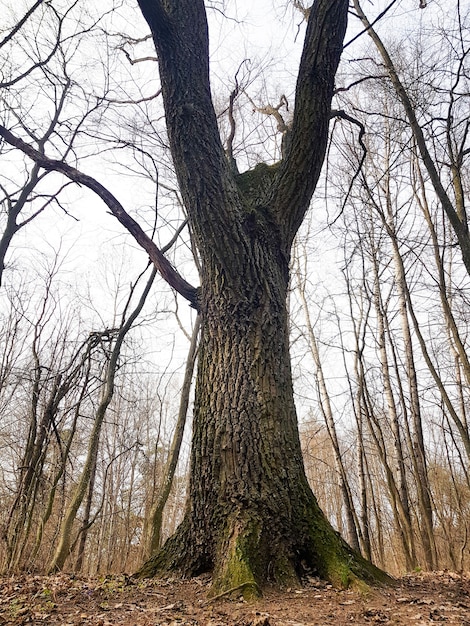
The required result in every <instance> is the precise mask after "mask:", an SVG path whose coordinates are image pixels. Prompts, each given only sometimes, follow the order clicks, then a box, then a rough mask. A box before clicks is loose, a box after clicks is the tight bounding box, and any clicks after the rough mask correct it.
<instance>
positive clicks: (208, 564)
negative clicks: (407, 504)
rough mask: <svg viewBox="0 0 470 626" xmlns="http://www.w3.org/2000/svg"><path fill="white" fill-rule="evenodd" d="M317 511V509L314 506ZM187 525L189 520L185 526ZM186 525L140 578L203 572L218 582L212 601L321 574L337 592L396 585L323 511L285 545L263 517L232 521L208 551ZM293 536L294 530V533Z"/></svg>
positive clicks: (295, 583)
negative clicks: (355, 548)
mask: <svg viewBox="0 0 470 626" xmlns="http://www.w3.org/2000/svg"><path fill="white" fill-rule="evenodd" d="M314 508H315V507H314ZM186 521H187V520H185V522H186ZM185 522H183V524H182V526H180V528H179V529H178V531H177V533H176V534H175V535H174V536H173V537H171V538H170V539H169V540H168V541H167V542H166V544H165V545H164V546H163V548H162V549H161V550H159V551H158V552H157V553H156V554H155V555H154V556H153V557H152V558H151V559H149V560H148V561H147V562H146V563H145V564H144V565H143V566H142V568H141V569H140V570H139V571H138V572H137V573H136V574H135V576H137V577H142V578H151V577H154V576H163V577H165V576H169V575H175V574H176V575H178V576H181V577H183V578H190V577H192V576H197V575H200V574H202V573H210V574H211V575H212V577H213V582H212V588H211V592H210V594H209V595H210V597H219V596H225V595H229V594H230V593H234V594H235V593H236V594H237V595H238V596H240V595H242V596H243V597H244V598H245V599H246V600H249V599H253V598H256V597H259V596H260V595H261V593H262V590H263V588H264V587H266V586H267V585H269V586H270V587H272V586H277V587H279V588H283V589H285V588H288V587H295V586H301V581H302V576H303V575H305V574H308V573H311V574H314V575H318V576H320V577H321V578H322V579H324V580H327V581H328V582H330V583H331V584H332V585H334V586H335V587H337V588H343V589H344V588H352V589H355V590H358V591H361V592H366V591H367V590H368V589H369V588H370V587H373V586H379V585H388V584H393V579H392V578H391V577H390V576H388V574H386V573H385V572H383V571H382V570H380V569H379V568H377V567H376V566H375V565H373V564H372V563H370V562H369V561H367V560H366V559H364V558H363V557H362V556H360V555H359V554H357V553H356V552H354V551H353V550H352V549H351V548H350V547H349V546H348V544H347V543H346V542H345V541H344V540H343V539H342V538H341V536H340V535H339V534H338V533H337V532H336V531H335V530H334V529H333V528H332V527H331V525H330V524H329V522H328V520H327V519H326V518H325V517H324V516H323V513H322V512H321V511H320V509H318V511H315V513H314V514H313V513H312V517H311V519H310V524H309V525H308V527H309V532H308V536H305V537H303V538H302V539H300V538H299V537H296V538H288V537H286V536H285V534H284V541H279V539H273V538H274V537H276V536H277V537H279V533H278V532H273V527H272V526H270V525H269V524H266V521H262V520H261V518H260V517H259V516H258V515H254V516H253V517H251V518H250V517H248V516H247V515H246V514H245V515H243V516H241V517H231V518H230V519H229V520H228V521H227V523H226V524H225V528H224V530H220V531H219V533H218V539H217V538H216V537H214V538H212V541H213V542H214V544H213V546H212V547H213V548H214V549H213V550H212V553H213V556H212V558H210V557H209V554H208V553H209V552H210V549H209V548H210V546H207V545H206V546H204V545H203V544H202V543H201V542H200V541H197V539H195V538H194V534H193V532H192V531H193V530H194V529H191V525H187V524H186V523H185ZM293 532H294V531H293ZM198 546H199V549H198Z"/></svg>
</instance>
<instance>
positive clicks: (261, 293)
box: [140, 220, 380, 594]
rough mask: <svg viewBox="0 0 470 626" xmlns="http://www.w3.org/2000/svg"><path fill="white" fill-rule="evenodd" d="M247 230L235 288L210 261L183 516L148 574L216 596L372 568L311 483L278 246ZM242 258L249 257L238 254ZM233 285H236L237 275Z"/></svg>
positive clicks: (345, 579)
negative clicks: (172, 574)
mask: <svg viewBox="0 0 470 626" xmlns="http://www.w3.org/2000/svg"><path fill="white" fill-rule="evenodd" d="M256 230H257V229H256V225H255V224H254V222H252V221H251V220H247V222H246V224H245V228H244V232H241V233H240V239H239V245H240V248H238V247H237V250H227V258H226V259H225V264H228V265H230V263H231V259H230V258H229V257H230V255H231V254H232V255H234V256H235V255H238V258H237V259H236V262H237V263H238V264H240V263H243V265H244V267H243V271H242V272H240V273H239V274H238V278H237V279H235V278H232V279H231V280H230V283H229V282H228V280H227V277H226V274H225V273H224V272H223V271H222V269H221V268H220V267H218V266H217V264H216V262H215V261H214V262H213V264H212V265H211V267H210V270H209V271H207V270H206V272H205V275H206V276H205V280H204V283H203V288H202V296H201V315H202V337H201V344H200V354H199V367H198V376H197V387H196V403H195V412H194V426H193V428H194V431H193V443H192V459H191V460H192V466H191V483H190V494H189V502H188V508H187V511H186V516H185V519H184V522H183V524H182V525H181V526H180V528H179V530H178V532H177V534H176V535H175V536H174V537H173V538H172V539H170V541H169V542H167V544H166V545H165V546H164V548H163V550H162V551H160V552H159V553H157V554H156V555H155V557H153V558H152V559H150V560H149V561H148V562H147V563H146V564H145V565H144V566H143V568H142V569H141V571H140V574H141V575H147V576H149V575H153V574H155V573H157V572H160V571H162V570H163V571H165V570H173V569H176V570H177V571H179V572H180V573H182V574H183V575H187V576H191V575H195V574H198V573H202V572H206V571H212V572H214V579H215V587H214V591H215V592H217V591H220V590H227V589H237V590H238V589H241V588H243V590H244V592H245V593H247V594H250V593H253V592H255V593H256V592H257V591H258V589H259V588H260V587H262V586H263V584H264V583H265V582H266V581H268V580H273V581H275V582H277V583H280V584H282V583H285V584H292V583H293V582H294V581H295V580H298V577H299V576H300V575H301V574H302V573H304V572H305V571H306V570H307V571H308V570H311V571H313V572H316V573H318V574H320V575H321V576H323V577H326V578H328V579H329V580H331V581H333V582H334V583H336V584H338V585H348V584H350V583H351V582H353V581H354V580H356V578H361V579H363V578H365V579H368V580H373V579H374V577H379V576H380V574H379V571H378V570H376V569H375V568H373V566H371V565H370V564H368V563H367V562H366V561H365V560H363V559H362V558H361V557H360V556H358V555H357V554H356V553H354V552H353V551H352V550H351V548H349V546H347V545H346V543H345V542H343V540H342V539H341V538H340V537H339V535H338V534H337V533H336V532H335V531H334V530H333V529H332V527H331V526H330V524H329V523H328V521H327V520H326V519H325V517H324V515H323V513H322V512H321V510H320V508H319V506H318V504H317V502H316V499H315V497H314V496H313V494H312V492H311V490H310V488H309V486H308V483H307V479H306V476H305V472H304V465H303V460H302V453H301V447H300V441H299V435H298V429H297V420H296V412H295V407H294V402H293V392H292V376H291V368H290V357H289V341H288V326H287V308H286V293H287V284H288V270H287V266H286V262H285V259H284V257H283V256H282V255H281V254H280V253H279V250H280V245H279V241H278V240H277V237H275V236H273V235H272V233H271V236H270V237H268V236H267V232H266V230H265V229H263V228H259V230H258V232H256ZM240 249H242V250H243V251H244V256H243V259H241V258H240V253H239V250H240ZM232 276H233V275H232Z"/></svg>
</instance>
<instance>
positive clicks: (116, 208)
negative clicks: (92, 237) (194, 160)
mask: <svg viewBox="0 0 470 626" xmlns="http://www.w3.org/2000/svg"><path fill="white" fill-rule="evenodd" d="M0 136H1V137H3V138H4V140H5V141H6V142H7V143H9V144H10V145H11V146H14V147H15V148H18V149H19V150H21V151H22V152H23V153H24V154H26V155H27V156H28V157H29V158H30V159H32V160H33V161H34V162H35V163H36V164H37V165H38V166H39V167H42V168H43V169H45V170H47V171H55V172H60V173H61V174H63V175H64V176H66V177H67V178H69V179H70V180H72V181H74V182H75V183H78V184H80V185H83V186H84V187H87V188H88V189H91V190H92V191H94V192H95V193H96V194H97V195H98V196H99V197H100V198H101V200H103V202H104V203H105V204H106V206H107V207H108V208H109V210H110V211H111V213H112V215H114V217H115V218H116V219H117V220H118V221H119V222H120V223H121V224H122V225H123V226H124V227H125V228H126V230H127V231H128V232H129V233H130V234H131V235H132V236H133V237H134V239H135V240H136V241H137V243H138V244H139V245H140V246H141V247H142V248H143V249H144V250H145V251H146V252H147V254H148V255H149V257H150V259H151V261H152V262H153V264H154V265H155V267H156V268H157V269H158V271H159V273H160V275H161V276H162V278H164V280H166V282H167V283H168V284H169V285H170V286H171V287H173V289H175V290H176V291H177V292H178V293H179V294H180V295H182V296H183V297H184V298H186V299H187V300H188V301H189V302H190V303H191V306H193V307H195V308H197V306H198V303H197V293H198V292H197V289H196V288H195V287H193V286H192V285H191V284H189V283H188V282H187V281H186V280H185V279H184V278H183V277H182V276H181V275H180V274H179V273H178V272H177V271H176V270H175V268H174V267H173V266H172V265H171V263H170V262H169V261H168V259H167V258H166V257H165V256H164V255H163V254H162V252H161V251H160V250H159V248H158V247H157V246H156V245H155V243H154V242H153V241H152V240H151V239H150V237H149V236H148V235H147V234H146V233H145V232H144V231H143V230H142V228H141V227H140V226H139V224H138V223H137V222H136V221H135V220H134V219H133V218H132V217H131V216H130V215H129V214H128V213H127V212H126V210H125V209H124V207H123V206H122V205H121V203H120V202H119V201H118V200H117V198H116V197H115V196H114V195H113V194H112V193H111V192H110V191H109V190H108V189H106V187H104V186H103V185H102V184H101V183H99V182H98V181H97V180H96V179H94V178H92V177H91V176H88V175H87V174H84V173H83V172H80V171H79V170H77V169H75V168H74V167H71V166H70V165H68V164H67V163H64V162H63V161H57V160H55V159H50V158H49V157H46V156H45V155H44V154H42V153H41V152H39V151H38V150H36V149H35V148H33V147H32V146H30V145H29V144H27V143H26V142H25V141H23V140H22V139H20V138H19V137H16V136H15V135H13V134H12V133H11V132H10V131H9V130H8V129H6V128H5V127H4V126H1V125H0Z"/></svg>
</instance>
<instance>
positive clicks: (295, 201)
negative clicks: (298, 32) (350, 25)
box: [275, 0, 348, 241]
mask: <svg viewBox="0 0 470 626" xmlns="http://www.w3.org/2000/svg"><path fill="white" fill-rule="evenodd" d="M347 13H348V0H317V1H316V2H315V4H314V5H313V7H312V9H311V11H310V14H309V19H308V25H307V32H306V35H305V43H304V49H303V52H302V58H301V62H300V67H299V74H298V77H297V88H296V95H295V110H294V118H293V121H292V130H291V131H290V137H289V141H288V145H287V146H286V157H285V159H284V163H283V166H282V168H281V170H280V174H279V176H280V178H279V187H278V193H277V197H276V207H275V208H276V212H277V214H278V219H279V223H280V224H281V227H283V228H285V229H286V230H285V234H286V236H287V241H292V239H293V237H294V236H295V233H296V232H297V229H298V228H299V226H300V224H301V222H302V219H303V217H304V215H305V211H306V210H307V208H308V206H309V203H310V200H311V198H312V195H313V192H314V190H315V187H316V185H317V182H318V178H319V176H320V171H321V168H322V164H323V160H324V157H325V153H326V146H327V141H328V122H329V119H330V111H331V100H332V97H333V92H334V79H335V74H336V70H337V68H338V63H339V60H340V56H341V52H342V49H343V39H344V34H345V32H346V25H347Z"/></svg>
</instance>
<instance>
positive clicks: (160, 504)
mask: <svg viewBox="0 0 470 626" xmlns="http://www.w3.org/2000/svg"><path fill="white" fill-rule="evenodd" d="M200 326H201V320H200V317H199V316H198V317H197V318H196V322H195V325H194V328H193V334H192V337H191V344H190V347H189V352H188V357H187V360H186V371H185V373H184V380H183V387H182V389H181V395H180V406H179V410H178V419H177V421H176V426H175V431H174V433H173V439H172V442H171V446H170V451H169V453H168V459H167V462H166V465H165V468H164V470H163V478H162V481H161V485H160V489H159V491H158V493H157V498H156V500H155V502H154V503H153V505H152V507H151V508H150V512H149V514H148V527H147V529H146V530H147V538H146V542H145V543H146V546H145V550H146V555H145V559H148V558H149V557H151V556H152V554H154V553H155V552H156V551H157V550H158V548H159V547H160V542H161V532H162V522H163V510H164V508H165V505H166V503H167V501H168V496H169V495H170V491H171V486H172V484H173V477H174V475H175V471H176V466H177V464H178V458H179V454H180V449H181V444H182V442H183V434H184V427H185V425H186V417H187V414H188V406H189V396H190V392H191V383H192V380H193V373H194V366H195V363H196V355H197V343H198V337H199V329H200Z"/></svg>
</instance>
